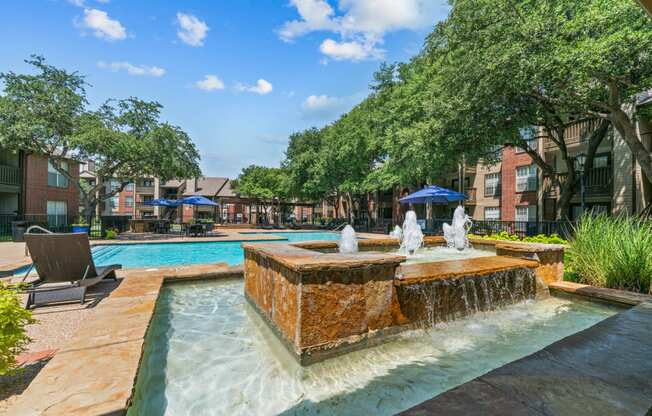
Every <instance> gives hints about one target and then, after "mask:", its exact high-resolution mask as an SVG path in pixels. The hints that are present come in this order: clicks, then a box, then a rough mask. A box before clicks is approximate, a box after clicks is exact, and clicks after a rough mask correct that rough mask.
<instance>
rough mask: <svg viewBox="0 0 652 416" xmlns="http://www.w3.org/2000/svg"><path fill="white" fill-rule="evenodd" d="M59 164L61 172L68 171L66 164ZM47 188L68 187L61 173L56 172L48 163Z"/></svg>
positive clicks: (66, 180)
mask: <svg viewBox="0 0 652 416" xmlns="http://www.w3.org/2000/svg"><path fill="white" fill-rule="evenodd" d="M59 164H60V165H61V168H63V170H65V171H67V170H68V163H67V162H59ZM48 186H54V187H56V188H67V187H68V179H66V177H65V176H63V174H61V172H59V171H57V170H56V169H55V168H54V166H53V165H52V163H50V162H48Z"/></svg>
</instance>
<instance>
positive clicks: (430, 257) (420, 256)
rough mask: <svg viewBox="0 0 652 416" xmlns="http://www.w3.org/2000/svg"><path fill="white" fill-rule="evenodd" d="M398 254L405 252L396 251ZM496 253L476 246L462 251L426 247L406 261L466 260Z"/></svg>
mask: <svg viewBox="0 0 652 416" xmlns="http://www.w3.org/2000/svg"><path fill="white" fill-rule="evenodd" d="M396 253H397V254H403V253H400V252H398V251H397V252H396ZM495 255H496V253H495V252H494V251H490V250H479V249H475V248H465V249H464V250H462V251H460V250H457V249H456V248H452V247H424V248H420V249H419V250H417V252H416V253H414V254H410V255H408V256H406V257H407V260H406V261H405V263H406V264H414V263H429V262H434V261H444V260H466V259H472V258H475V257H489V256H495Z"/></svg>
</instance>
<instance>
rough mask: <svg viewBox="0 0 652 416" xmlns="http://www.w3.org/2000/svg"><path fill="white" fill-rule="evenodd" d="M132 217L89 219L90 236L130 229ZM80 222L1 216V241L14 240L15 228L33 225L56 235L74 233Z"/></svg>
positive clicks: (64, 218) (62, 217) (50, 217)
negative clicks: (108, 231)
mask: <svg viewBox="0 0 652 416" xmlns="http://www.w3.org/2000/svg"><path fill="white" fill-rule="evenodd" d="M130 219H131V216H123V215H110V216H102V217H99V218H89V219H87V220H86V224H89V227H90V230H89V234H90V236H91V237H94V238H101V237H104V235H106V231H107V230H116V231H117V232H119V233H122V232H125V231H127V230H128V229H129V220H130ZM78 221H79V216H66V215H14V214H0V241H8V240H11V239H12V230H13V229H14V228H15V227H20V228H22V229H26V228H27V227H29V226H32V225H38V226H41V227H43V228H45V229H47V230H49V231H52V232H55V233H68V232H71V231H72V226H73V224H75V223H77V222H78Z"/></svg>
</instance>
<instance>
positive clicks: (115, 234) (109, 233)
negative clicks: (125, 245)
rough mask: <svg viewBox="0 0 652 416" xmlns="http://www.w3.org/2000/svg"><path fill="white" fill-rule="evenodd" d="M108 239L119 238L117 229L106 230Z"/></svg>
mask: <svg viewBox="0 0 652 416" xmlns="http://www.w3.org/2000/svg"><path fill="white" fill-rule="evenodd" d="M104 238H106V239H107V240H115V239H116V238H118V232H117V231H116V230H111V229H109V230H106V236H104Z"/></svg>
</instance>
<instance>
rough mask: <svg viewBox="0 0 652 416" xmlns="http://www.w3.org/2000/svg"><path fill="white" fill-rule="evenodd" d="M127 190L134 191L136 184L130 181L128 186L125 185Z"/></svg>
mask: <svg viewBox="0 0 652 416" xmlns="http://www.w3.org/2000/svg"><path fill="white" fill-rule="evenodd" d="M124 190H125V191H129V192H133V190H134V184H133V183H128V184H127V186H125V189H124Z"/></svg>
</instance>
